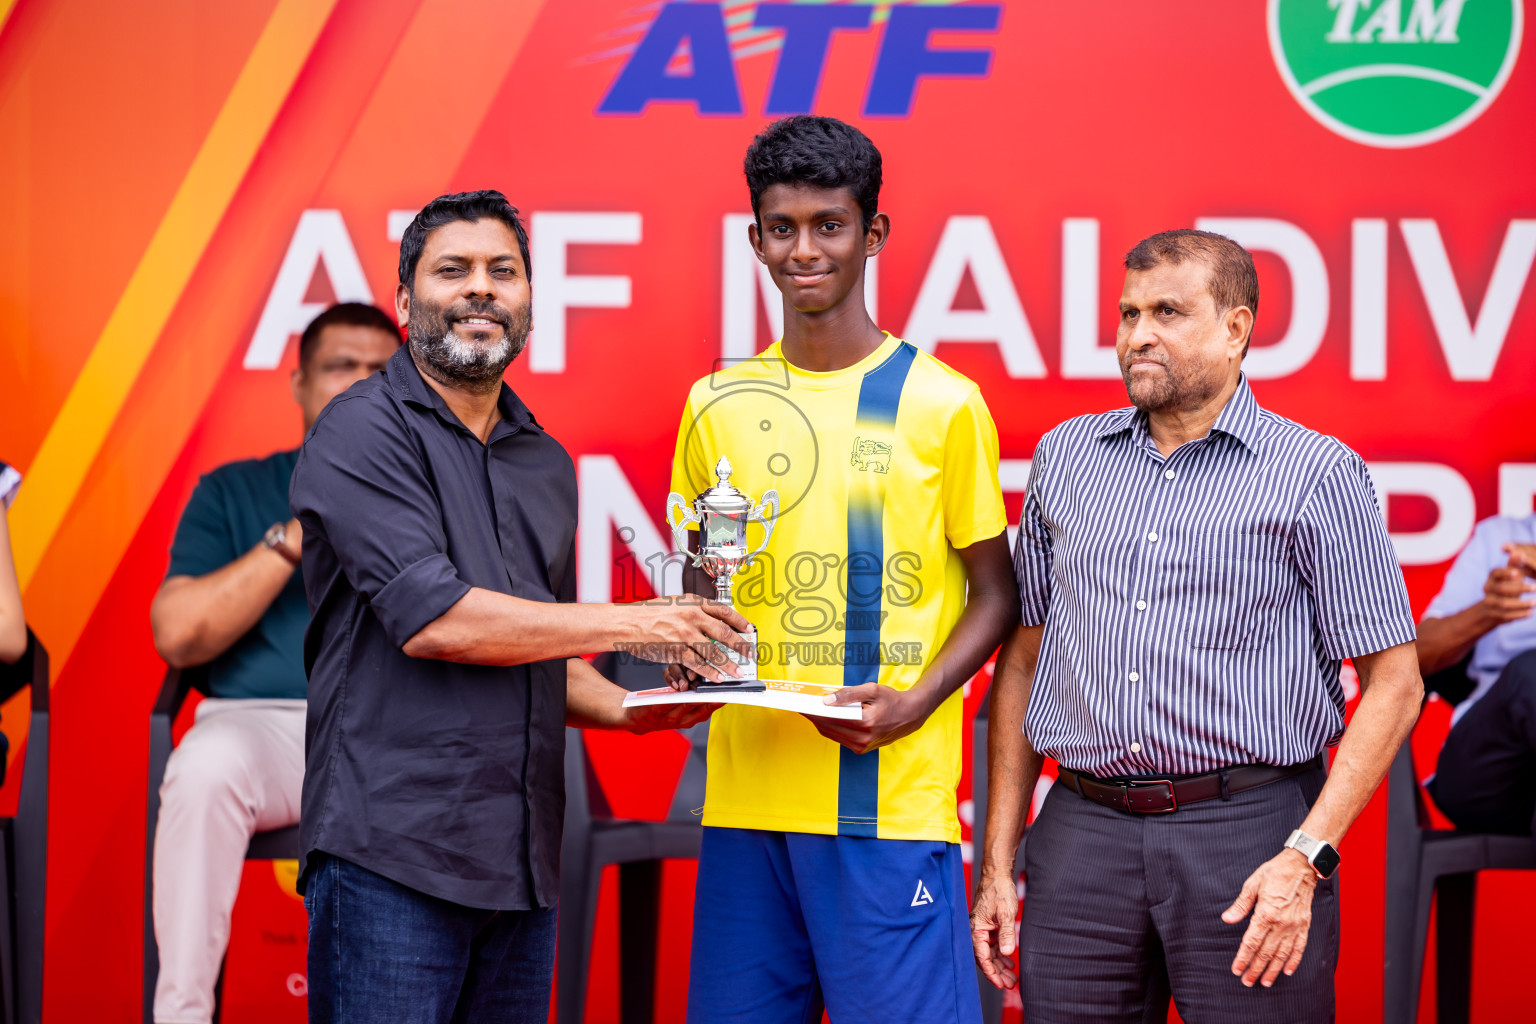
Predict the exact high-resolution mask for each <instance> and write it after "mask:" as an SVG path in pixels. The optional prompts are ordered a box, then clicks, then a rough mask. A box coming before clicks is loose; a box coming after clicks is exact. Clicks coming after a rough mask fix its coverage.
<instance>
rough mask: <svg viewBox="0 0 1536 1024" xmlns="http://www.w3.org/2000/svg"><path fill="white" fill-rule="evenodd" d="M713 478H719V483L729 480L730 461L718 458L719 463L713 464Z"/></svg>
mask: <svg viewBox="0 0 1536 1024" xmlns="http://www.w3.org/2000/svg"><path fill="white" fill-rule="evenodd" d="M715 476H717V477H719V478H720V482H721V483H725V482H727V481H728V480H730V479H731V460H730V459H728V458H726V457H725V456H724V455H722V456H720V461H719V462H717V463H715Z"/></svg>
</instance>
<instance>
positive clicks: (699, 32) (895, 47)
mask: <svg viewBox="0 0 1536 1024" xmlns="http://www.w3.org/2000/svg"><path fill="white" fill-rule="evenodd" d="M721 8H722V5H721V4H718V3H668V4H666V5H664V6H663V7H662V8H661V11H660V13H659V14H657V16H656V20H655V21H654V22H652V23H651V26H650V28H649V29H648V30H647V31H646V33H645V36H644V38H643V39H641V40H640V42H639V44H638V45H637V46H636V47H635V50H634V52H633V53H632V54H631V55H630V57H629V61H628V63H626V64H625V65H624V68H623V70H622V71H620V72H619V75H618V77H617V78H615V79H614V82H613V85H612V86H611V87H610V88H609V90H608V95H607V96H605V97H604V98H603V102H602V103H601V104H600V105H599V106H598V108H597V112H598V113H599V114H639V113H642V112H644V110H645V108H646V106H647V105H648V104H650V103H652V102H658V101H659V102H674V103H676V102H682V103H692V104H693V105H694V106H695V108H696V109H697V110H698V112H699V113H700V114H714V115H725V116H735V117H740V116H742V115H743V114H744V113H745V111H744V110H743V108H742V103H741V85H740V82H739V81H738V79H737V76H736V57H737V56H740V55H743V54H741V53H740V52H739V50H740V47H739V46H738V50H737V51H735V52H733V36H735V37H737V38H738V39H739V38H740V37H741V36H743V35H748V34H757V35H765V36H766V35H767V34H769V33H782V47H781V49H782V52H781V53H780V54H779V64H778V67H777V69H776V70H775V71H774V75H773V83H772V85H771V87H770V88H769V91H768V100H767V103H766V104H765V105H764V108H763V113H764V114H766V115H770V116H780V115H784V114H808V113H810V112H811V109H812V107H813V106H815V103H816V91H817V89H818V87H819V86H820V84H821V74H822V70H823V68H824V67H825V65H826V59H827V50H828V48H829V47H830V46H831V43H832V34H833V33H834V32H837V31H868V30H869V29H870V27H871V25H872V24H873V22H874V21H876V20H878V16H877V13H876V12H877V8H876V7H874V6H872V5H867V4H806V3H760V4H758V5H757V6H756V10H755V12H754V13H753V18H752V22H751V24H750V26H743V27H741V28H738V29H737V30H736V31H735V32H734V33H733V32H731V31H728V30H727V27H726V21H727V19H726V15H725V12H724V11H723V10H722V9H721ZM1002 11H1003V6H1002V4H963V5H956V6H930V5H926V4H925V5H921V6H916V5H906V4H898V5H893V6H891V7H889V8H885V9H883V10H882V11H881V13H883V14H885V15H886V17H885V22H886V24H885V36H884V38H883V39H882V41H881V44H880V53H879V55H878V57H876V59H875V67H874V72H873V74H872V75H871V76H870V80H869V91H868V92H867V93H866V94H865V97H864V116H865V117H907V116H908V115H909V114H910V113H911V110H912V100H913V98H914V97H915V96H916V94H917V83H918V81H919V80H920V79H922V78H925V77H926V78H984V77H986V75H987V72H988V71H989V70H990V69H991V65H992V51H990V50H980V49H951V48H943V49H935V48H934V47H933V46H932V45H931V43H930V36H931V34H932V33H934V32H996V31H997V24H998V21H999V19H1000V18H1001V16H1002ZM732 20H733V21H734V20H735V18H734V17H733V19H732ZM756 52H760V49H759V50H758V51H756ZM683 54H686V56H687V58H688V61H687V63H686V64H685V65H684V66H682V67H679V63H680V62H679V57H680V55H683Z"/></svg>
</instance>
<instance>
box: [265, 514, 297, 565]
mask: <svg viewBox="0 0 1536 1024" xmlns="http://www.w3.org/2000/svg"><path fill="white" fill-rule="evenodd" d="M287 542H288V524H287V523H273V524H272V525H271V526H270V527H268V528H267V532H266V533H265V534H263V535H262V538H261V543H262V545H263V546H264V547H267V548H270V549H271V550H273V551H276V552H277V553H278V554H280V555H282V556H283V561H285V562H287V563H288V564H289V565H298V564H299V557H298V556H297V555H295V554H294V553H293V552H292V551H289V550H288V543H287Z"/></svg>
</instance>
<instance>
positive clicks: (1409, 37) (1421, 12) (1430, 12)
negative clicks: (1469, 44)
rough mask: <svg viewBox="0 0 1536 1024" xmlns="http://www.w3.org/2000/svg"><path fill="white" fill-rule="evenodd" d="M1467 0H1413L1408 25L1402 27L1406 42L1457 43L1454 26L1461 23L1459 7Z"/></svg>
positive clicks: (1458, 40)
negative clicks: (1436, 2)
mask: <svg viewBox="0 0 1536 1024" xmlns="http://www.w3.org/2000/svg"><path fill="white" fill-rule="evenodd" d="M1466 2H1467V0H1440V4H1439V5H1438V6H1436V4H1435V0H1413V10H1411V11H1409V12H1408V25H1407V27H1406V28H1404V29H1403V39H1404V40H1405V41H1406V42H1410V43H1413V42H1419V43H1428V42H1436V43H1458V42H1460V41H1461V40H1460V39H1459V38H1458V37H1457V35H1456V27H1457V26H1458V25H1459V24H1460V23H1461V8H1462V5H1463V4H1465V3H1466Z"/></svg>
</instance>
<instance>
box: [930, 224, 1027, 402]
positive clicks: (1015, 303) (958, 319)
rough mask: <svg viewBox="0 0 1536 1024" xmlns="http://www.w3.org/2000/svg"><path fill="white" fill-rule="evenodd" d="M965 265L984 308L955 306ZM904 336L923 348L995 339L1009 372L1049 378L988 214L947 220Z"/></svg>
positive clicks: (1013, 375)
mask: <svg viewBox="0 0 1536 1024" xmlns="http://www.w3.org/2000/svg"><path fill="white" fill-rule="evenodd" d="M966 268H970V271H971V278H972V280H974V281H975V282H976V292H977V294H978V295H979V296H980V297H981V305H982V308H981V309H954V308H953V306H954V301H955V294H956V293H957V292H958V291H959V290H960V283H961V282H962V281H963V280H965V271H966ZM902 337H904V338H905V339H906V340H908V341H910V342H911V343H912V344H914V345H916V346H917V347H918V348H920V349H922V350H923V351H924V352H932V351H933V350H934V349H935V348H936V347H937V346H938V344H939V342H941V341H951V342H991V343H993V344H995V345H996V346H997V347H998V350H999V351H1000V352H1001V353H1002V357H1003V366H1004V367H1005V368H1006V369H1007V371H1008V376H1010V377H1015V378H1018V377H1044V376H1045V363H1044V362H1043V361H1042V360H1041V358H1040V349H1039V347H1038V346H1037V345H1036V344H1035V335H1034V332H1033V331H1031V330H1030V329H1029V321H1028V320H1026V319H1025V317H1024V307H1023V306H1022V305H1021V304H1020V303H1019V295H1018V292H1016V291H1014V288H1013V280H1012V278H1010V277H1009V275H1008V265H1007V263H1005V262H1004V260H1003V252H1002V249H1000V248H999V247H998V244H997V236H996V235H994V234H993V233H992V225H991V223H990V222H989V221H988V220H987V218H985V217H961V216H955V217H950V218H949V220H948V221H947V222H946V223H945V225H944V233H943V234H942V235H941V236H940V237H939V244H938V248H937V249H936V250H935V252H934V254H933V262H932V263H930V264H929V266H928V274H927V276H925V277H924V278H923V285H922V287H921V288H920V289H919V290H918V293H917V300H916V301H915V302H914V303H913V305H912V314H911V316H910V317H908V319H907V329H906V330H905V331H903V332H902Z"/></svg>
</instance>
